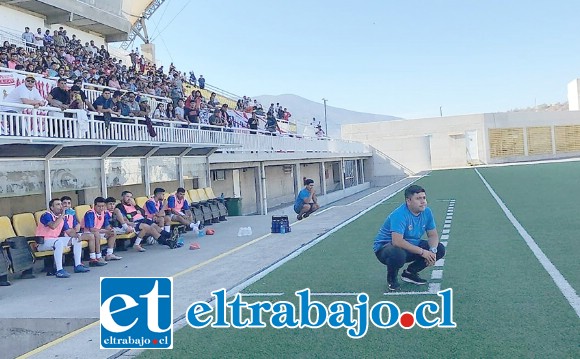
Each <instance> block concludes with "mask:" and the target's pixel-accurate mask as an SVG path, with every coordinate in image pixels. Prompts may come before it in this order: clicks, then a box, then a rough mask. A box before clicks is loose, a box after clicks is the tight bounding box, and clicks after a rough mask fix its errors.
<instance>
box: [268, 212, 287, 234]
mask: <svg viewBox="0 0 580 359" xmlns="http://www.w3.org/2000/svg"><path fill="white" fill-rule="evenodd" d="M282 227H284V230H285V232H286V233H288V232H291V228H290V221H289V220H288V216H272V233H281V228H282Z"/></svg>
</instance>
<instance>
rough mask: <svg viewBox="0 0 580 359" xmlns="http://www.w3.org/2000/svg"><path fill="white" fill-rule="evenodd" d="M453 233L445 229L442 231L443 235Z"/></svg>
mask: <svg viewBox="0 0 580 359" xmlns="http://www.w3.org/2000/svg"><path fill="white" fill-rule="evenodd" d="M449 232H451V231H450V230H449V229H444V230H442V231H441V234H449Z"/></svg>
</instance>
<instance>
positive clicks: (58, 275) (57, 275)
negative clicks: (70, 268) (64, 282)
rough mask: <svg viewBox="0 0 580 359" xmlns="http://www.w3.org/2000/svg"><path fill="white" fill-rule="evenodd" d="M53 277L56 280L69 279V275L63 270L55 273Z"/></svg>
mask: <svg viewBox="0 0 580 359" xmlns="http://www.w3.org/2000/svg"><path fill="white" fill-rule="evenodd" d="M54 275H55V277H57V278H68V277H70V274H69V273H68V272H67V271H65V270H64V269H61V270H58V271H56V273H55V274H54Z"/></svg>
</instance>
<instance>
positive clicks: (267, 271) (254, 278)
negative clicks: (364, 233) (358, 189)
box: [228, 177, 421, 296]
mask: <svg viewBox="0 0 580 359" xmlns="http://www.w3.org/2000/svg"><path fill="white" fill-rule="evenodd" d="M420 178H421V177H418V178H416V179H415V180H414V181H411V182H410V183H409V184H408V185H407V186H404V187H402V188H400V189H399V190H397V191H395V192H393V193H391V194H390V195H388V196H387V197H385V198H383V199H382V200H380V201H378V202H377V203H375V204H373V205H372V206H370V207H368V208H366V209H365V210H363V211H362V212H360V213H358V214H357V215H355V216H353V217H351V218H349V219H348V220H346V221H345V222H343V223H341V224H340V225H338V226H336V227H335V228H333V229H332V230H330V231H328V232H326V233H325V234H323V235H322V236H320V237H318V238H317V239H315V240H314V241H312V242H310V243H308V244H306V245H304V246H302V247H300V248H299V249H297V250H296V251H294V252H292V253H290V254H289V255H288V256H286V257H284V258H283V259H281V260H279V261H278V262H276V263H274V264H272V265H271V266H269V267H267V268H266V269H264V270H263V271H261V272H260V273H258V274H256V275H254V276H252V277H250V278H248V279H246V280H245V281H243V282H242V283H240V284H238V285H237V286H235V287H233V288H232V289H230V290H229V291H228V294H230V296H231V295H235V294H236V293H239V292H241V291H242V290H244V288H246V287H248V286H249V285H252V284H253V283H255V282H257V281H259V280H260V279H262V278H264V277H265V276H266V275H268V274H270V273H271V272H272V271H274V270H276V269H278V267H280V266H282V265H283V264H285V263H286V262H288V261H290V260H291V259H294V258H296V257H298V256H299V255H300V254H302V253H303V252H304V251H306V250H308V249H310V248H312V247H313V246H314V245H316V244H318V243H320V242H321V241H322V240H324V239H326V238H327V237H329V236H330V235H331V234H333V233H334V232H336V231H338V230H340V229H341V228H343V227H345V226H347V225H348V224H350V223H351V222H354V221H355V220H357V219H359V218H360V217H362V216H363V215H365V214H366V213H367V212H370V211H371V210H373V209H374V208H376V207H378V206H379V205H381V204H382V203H383V202H386V201H388V200H389V199H391V198H392V197H394V196H395V195H396V194H398V193H399V192H401V191H402V190H404V189H405V188H406V187H408V186H409V185H411V184H413V183H415V182H417V181H418V180H419V179H420ZM401 181H403V180H401ZM401 181H398V182H396V183H399V182H401ZM396 183H393V184H392V185H394V184H396ZM392 185H390V186H392ZM385 188H386V187H385Z"/></svg>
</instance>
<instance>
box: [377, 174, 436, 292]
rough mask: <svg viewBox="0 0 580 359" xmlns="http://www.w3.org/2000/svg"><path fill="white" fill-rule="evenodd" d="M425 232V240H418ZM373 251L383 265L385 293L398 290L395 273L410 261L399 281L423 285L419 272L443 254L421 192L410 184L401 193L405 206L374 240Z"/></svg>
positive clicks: (399, 208) (388, 220) (432, 220)
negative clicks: (384, 267) (387, 288)
mask: <svg viewBox="0 0 580 359" xmlns="http://www.w3.org/2000/svg"><path fill="white" fill-rule="evenodd" d="M425 233H427V240H424V239H422V237H423V235H424V234H425ZM373 250H374V252H375V255H376V256H377V258H378V260H379V261H380V262H381V263H383V264H384V265H386V266H387V284H388V286H389V290H392V291H395V290H398V289H399V288H400V285H399V282H398V276H399V270H400V269H401V268H402V267H403V266H404V265H405V263H408V262H411V264H409V265H408V266H407V269H405V270H404V271H403V273H402V274H401V279H402V280H403V281H405V282H409V283H413V284H418V285H421V284H426V283H427V281H426V280H424V279H423V278H421V277H420V276H419V274H418V273H419V272H420V271H422V270H423V269H425V268H426V267H427V266H432V265H434V264H435V262H436V261H437V260H439V259H441V258H443V256H444V255H445V247H444V246H443V245H442V244H441V243H439V235H438V234H437V228H436V227H435V220H434V218H433V213H432V212H431V209H430V208H429V207H427V197H426V195H425V189H423V188H422V187H421V186H417V185H411V186H409V187H408V188H407V189H406V190H405V203H403V204H402V205H400V206H399V207H398V208H397V209H395V210H394V211H393V212H392V213H391V214H389V216H388V217H387V219H386V220H385V223H383V226H382V227H381V228H380V229H379V233H378V234H377V236H376V237H375V242H374V245H373Z"/></svg>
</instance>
